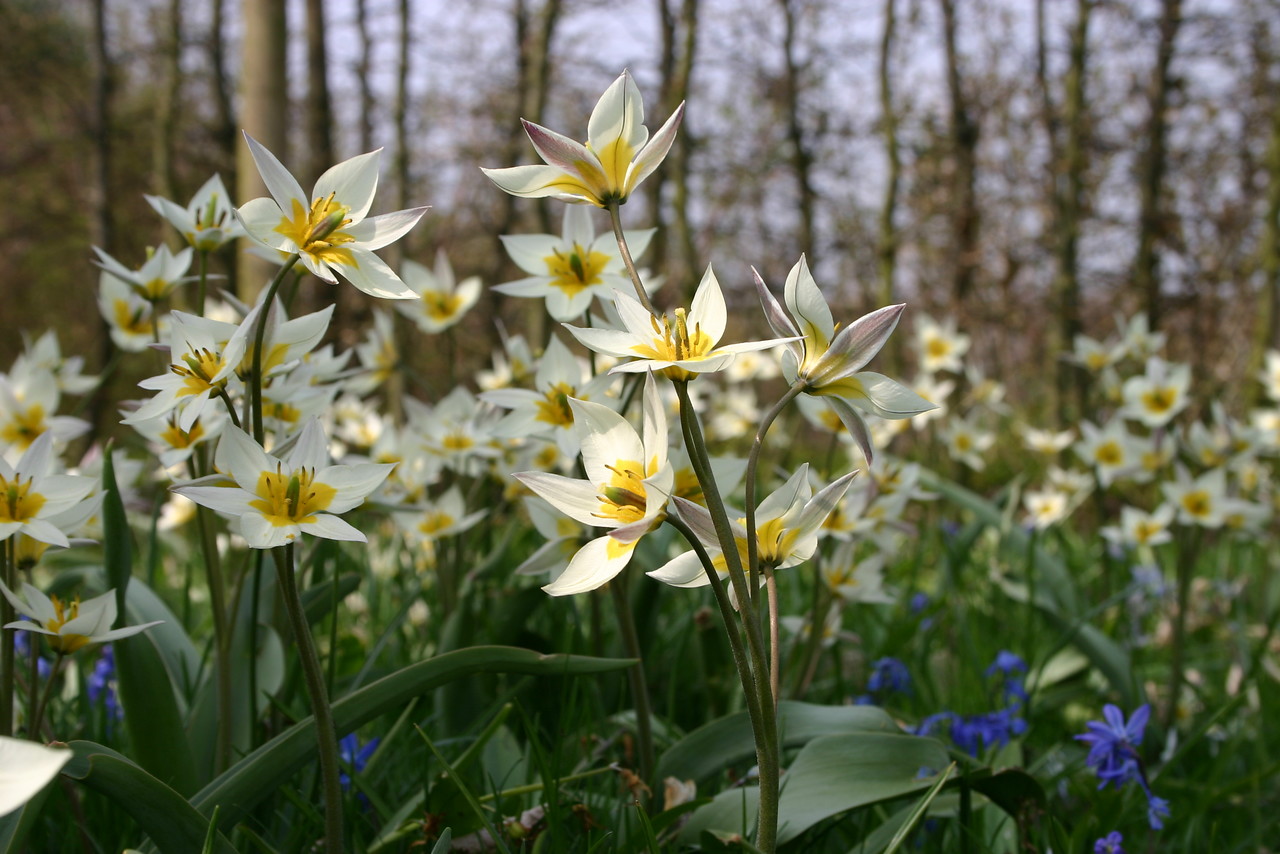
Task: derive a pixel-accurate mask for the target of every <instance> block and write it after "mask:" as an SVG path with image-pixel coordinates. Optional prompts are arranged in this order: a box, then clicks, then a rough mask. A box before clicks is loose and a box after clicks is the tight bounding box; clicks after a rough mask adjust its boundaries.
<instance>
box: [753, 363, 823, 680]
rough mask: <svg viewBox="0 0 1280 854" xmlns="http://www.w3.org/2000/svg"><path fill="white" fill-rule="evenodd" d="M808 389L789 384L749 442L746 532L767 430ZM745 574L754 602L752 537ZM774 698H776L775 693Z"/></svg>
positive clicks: (756, 558)
mask: <svg viewBox="0 0 1280 854" xmlns="http://www.w3.org/2000/svg"><path fill="white" fill-rule="evenodd" d="M806 388H808V384H807V383H806V382H804V381H803V380H796V381H795V382H794V383H792V384H791V387H790V388H788V389H787V392H786V394H784V395H783V396H782V397H781V399H779V400H778V402H777V403H775V404H774V405H773V408H772V409H770V410H769V411H768V412H766V413H765V416H764V418H763V419H761V421H760V427H759V428H758V429H757V430H756V437H755V439H754V440H753V441H752V442H751V453H750V454H748V455H747V475H746V484H745V489H746V498H745V501H746V505H747V506H746V508H745V509H746V523H745V524H746V527H747V530H748V531H754V530H755V529H756V467H757V466H758V465H759V464H760V451H761V450H763V449H764V438H765V436H766V435H768V433H769V428H770V427H772V426H773V422H774V421H775V420H777V418H778V416H779V415H781V414H782V410H784V409H786V408H787V404H789V403H790V402H791V401H793V400H795V399H796V398H797V397H798V396H799V395H800V393H801V392H802V391H804V390H805V389H806ZM747 573H748V580H749V581H750V582H751V596H752V600H753V601H754V599H755V597H756V594H757V592H758V591H759V589H760V545H759V543H757V542H756V538H755V537H754V536H750V537H747ZM774 696H775V697H776V696H777V693H776V691H775V693H774Z"/></svg>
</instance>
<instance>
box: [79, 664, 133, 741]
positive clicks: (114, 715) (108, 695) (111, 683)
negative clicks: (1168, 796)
mask: <svg viewBox="0 0 1280 854" xmlns="http://www.w3.org/2000/svg"><path fill="white" fill-rule="evenodd" d="M115 682H116V657H115V653H114V652H113V651H112V649H111V644H107V645H105V646H103V647H102V652H101V654H100V655H99V656H98V660H97V662H96V663H95V664H94V665H93V670H91V671H90V672H89V675H88V676H87V677H85V686H84V687H85V694H86V695H87V696H88V698H89V702H90V703H91V704H93V705H97V704H99V703H101V704H102V707H103V709H105V710H106V713H107V726H108V728H110V725H111V722H112V721H117V720H120V718H122V717H124V710H123V709H121V708H120V703H119V701H118V700H117V698H116V689H115Z"/></svg>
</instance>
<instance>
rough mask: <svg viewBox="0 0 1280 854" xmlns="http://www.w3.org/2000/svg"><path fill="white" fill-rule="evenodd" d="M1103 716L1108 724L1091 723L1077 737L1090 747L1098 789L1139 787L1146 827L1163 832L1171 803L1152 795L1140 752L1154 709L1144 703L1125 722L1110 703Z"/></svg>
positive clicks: (1120, 712) (1089, 761)
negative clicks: (1109, 784) (1124, 786)
mask: <svg viewBox="0 0 1280 854" xmlns="http://www.w3.org/2000/svg"><path fill="white" fill-rule="evenodd" d="M1102 716H1103V718H1105V722H1100V721H1089V723H1088V727H1089V732H1087V733H1085V734H1084V735H1077V736H1076V739H1077V740H1078V741H1083V742H1085V743H1086V744H1088V745H1089V755H1088V757H1087V758H1086V759H1085V762H1086V764H1088V765H1089V767H1091V768H1094V769H1095V770H1096V771H1097V772H1098V779H1100V780H1101V781H1102V782H1100V783H1099V784H1098V788H1099V789H1102V788H1105V787H1106V785H1107V784H1108V783H1112V784H1114V785H1115V787H1116V788H1117V789H1118V788H1120V787H1121V786H1123V785H1124V784H1125V783H1128V782H1134V783H1137V784H1138V785H1139V786H1140V787H1142V791H1143V793H1145V794H1146V796H1147V823H1148V824H1149V825H1150V826H1151V829H1152V830H1160V829H1161V828H1162V827H1164V819H1166V818H1168V817H1169V802H1168V801H1166V800H1165V799H1164V798H1158V797H1156V796H1155V795H1154V794H1153V793H1152V792H1151V786H1150V785H1149V784H1148V783H1147V774H1146V770H1145V769H1144V768H1143V765H1142V755H1141V754H1140V753H1139V752H1138V746H1139V745H1141V744H1142V735H1143V732H1144V731H1145V730H1146V728H1147V720H1148V719H1149V718H1150V717H1151V707H1150V706H1149V705H1147V704H1145V703H1144V704H1143V705H1142V706H1141V707H1139V708H1138V709H1137V710H1136V711H1135V712H1134V713H1133V714H1132V715H1130V716H1129V720H1128V721H1125V719H1124V712H1122V711H1120V709H1119V708H1118V707H1116V706H1114V705H1112V704H1111V703H1108V704H1107V705H1106V706H1104V707H1103V709H1102Z"/></svg>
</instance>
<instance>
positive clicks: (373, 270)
mask: <svg viewBox="0 0 1280 854" xmlns="http://www.w3.org/2000/svg"><path fill="white" fill-rule="evenodd" d="M348 251H349V252H350V253H351V256H352V258H353V259H354V260H355V262H356V263H355V264H342V265H339V266H337V267H336V268H335V269H336V270H337V271H338V273H340V274H341V275H342V277H343V278H344V279H346V280H347V281H348V282H350V283H351V284H353V285H355V286H356V287H357V288H359V289H360V290H362V291H364V292H365V293H366V294H369V295H370V296H375V297H378V298H380V299H417V298H418V295H417V294H415V293H414V292H413V290H412V289H411V288H409V287H408V286H407V285H406V284H405V283H404V282H402V281H400V277H399V276H397V275H396V274H395V271H393V270H392V269H391V268H390V267H388V266H387V262H386V261H383V260H382V259H381V258H379V257H378V256H377V255H374V254H373V253H372V252H370V251H368V250H367V249H359V248H352V249H349V250H348ZM303 257H304V258H305V257H306V256H305V255H304V256H303Z"/></svg>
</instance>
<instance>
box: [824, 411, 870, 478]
mask: <svg viewBox="0 0 1280 854" xmlns="http://www.w3.org/2000/svg"><path fill="white" fill-rule="evenodd" d="M827 403H828V404H829V405H830V406H831V408H832V409H834V410H835V411H836V415H838V416H840V422H841V423H842V424H844V426H845V429H846V430H848V431H849V435H850V436H852V437H853V440H854V441H855V442H857V443H858V447H859V448H861V449H862V455H863V456H864V457H866V459H867V465H871V462H872V460H873V459H874V454H875V451H874V450H873V447H872V444H871V433H870V431H868V430H867V422H865V421H863V420H862V416H861V415H859V414H858V412H857V410H855V409H854V408H853V407H852V406H850V405H849V404H848V402H847V401H845V399H844V398H841V397H828V398H827Z"/></svg>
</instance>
